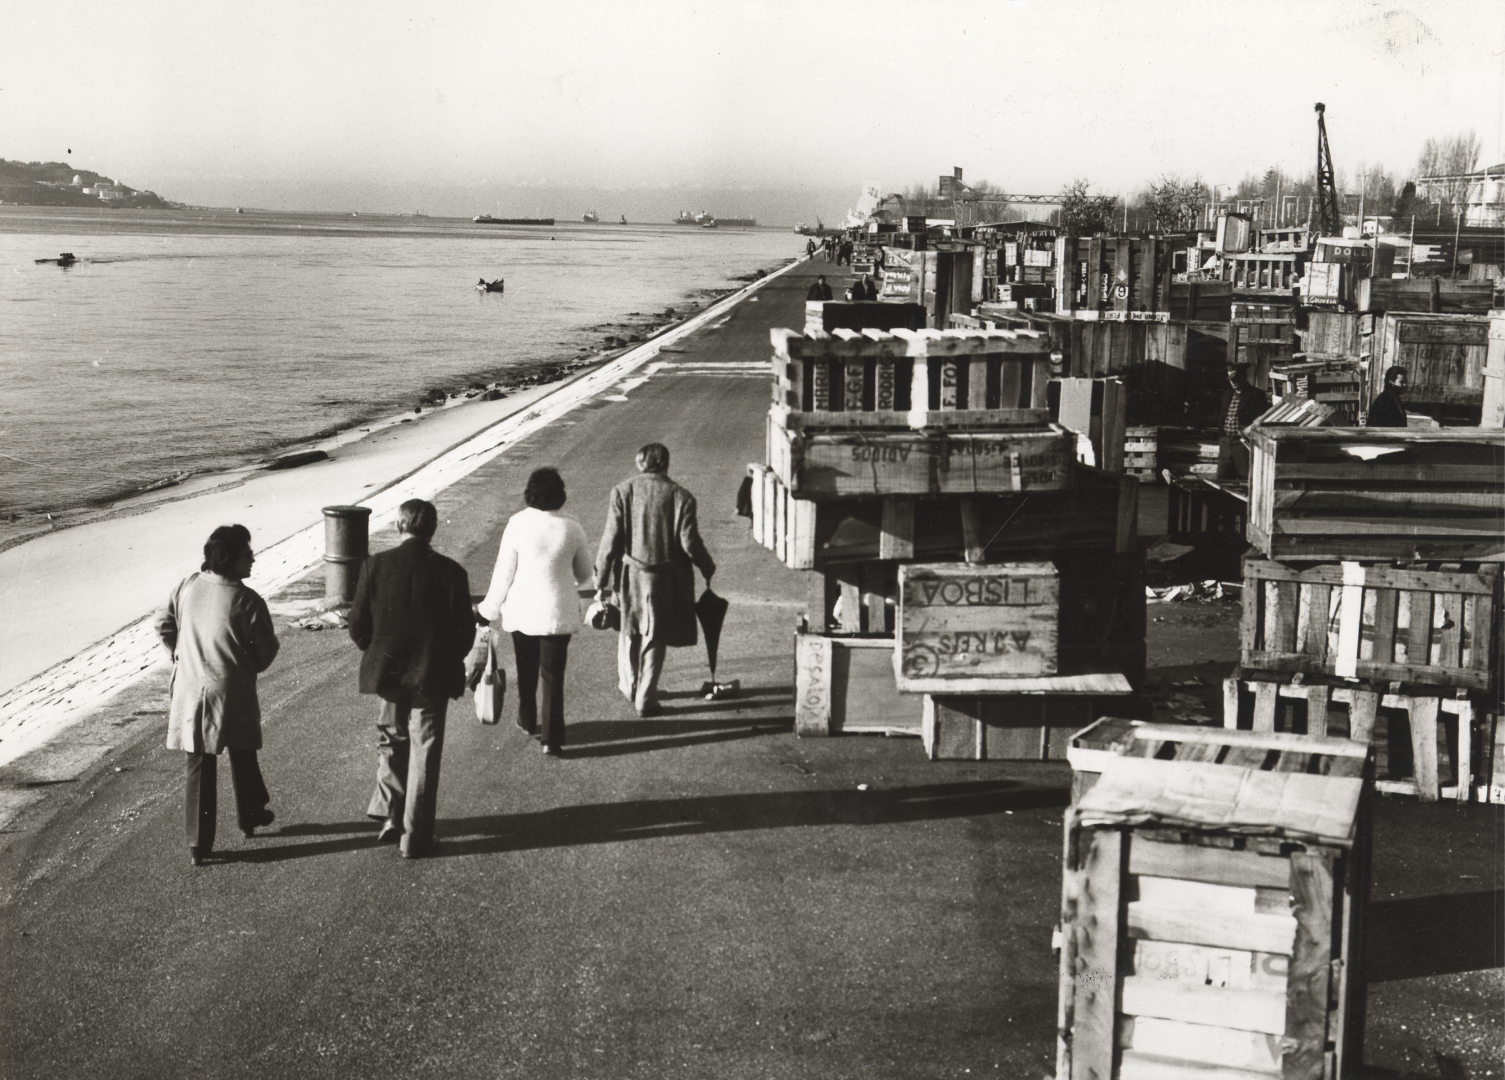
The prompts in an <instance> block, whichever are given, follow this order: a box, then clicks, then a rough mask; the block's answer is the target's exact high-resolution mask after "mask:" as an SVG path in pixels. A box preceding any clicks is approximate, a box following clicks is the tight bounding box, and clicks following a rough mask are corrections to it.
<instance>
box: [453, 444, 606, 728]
mask: <svg viewBox="0 0 1505 1080" xmlns="http://www.w3.org/2000/svg"><path fill="white" fill-rule="evenodd" d="M564 497H565V496H564V481H563V480H562V479H560V476H559V473H558V472H557V471H556V470H554V469H537V470H535V471H534V473H533V475H532V476H530V477H528V486H527V487H526V488H524V489H523V501H524V502H525V503H527V504H528V508H527V509H526V510H523V511H521V512H520V513H518V514H515V515H513V517H512V519H511V520H510V521H508V522H507V528H506V529H505V530H503V532H502V546H501V550H500V551H498V552H497V556H496V569H495V570H494V571H493V572H492V575H491V588H490V589H488V590H487V591H486V599H484V600H482V601H481V603H480V612H481V617H482V618H484V619H487V620H495V619H496V618H497V617H498V616H500V617H501V621H502V625H501V629H502V630H503V631H506V632H509V633H511V634H512V648H513V651H514V652H515V654H516V656H517V724H518V727H520V728H522V729H523V730H524V731H526V732H528V733H529V734H532V735H536V736H537V737H538V739H539V741H540V742H542V743H543V750H544V753H546V754H550V755H552V756H554V757H559V756H560V748H561V747H562V746H563V745H564V663H565V657H566V654H567V653H568V652H569V647H570V635H571V634H573V633H574V632H575V628H576V627H577V626H579V625H581V622H580V596H579V591H578V589H579V587H580V586H584V585H588V584H590V582H591V580H592V560H591V554H590V551H589V545H588V542H587V541H586V538H585V529H584V528H583V527H582V526H581V524H580V522H578V521H576V520H575V519H574V518H572V517H566V516H565V515H564V514H561V513H560V512H559V508H560V507H561V506H563V505H564ZM540 698H541V699H542V700H541V701H540V700H539V699H540ZM540 706H541V707H540Z"/></svg>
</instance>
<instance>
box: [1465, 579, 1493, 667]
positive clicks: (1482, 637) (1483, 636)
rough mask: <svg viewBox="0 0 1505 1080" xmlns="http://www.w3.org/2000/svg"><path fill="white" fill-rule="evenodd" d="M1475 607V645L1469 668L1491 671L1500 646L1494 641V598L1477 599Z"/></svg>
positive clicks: (1472, 629) (1475, 599)
mask: <svg viewBox="0 0 1505 1080" xmlns="http://www.w3.org/2000/svg"><path fill="white" fill-rule="evenodd" d="M1473 607H1474V613H1473V623H1472V627H1471V634H1470V637H1471V639H1472V642H1473V644H1472V649H1471V652H1470V655H1469V667H1471V668H1473V669H1475V670H1476V671H1490V670H1492V665H1493V664H1494V662H1495V659H1494V658H1495V654H1496V652H1497V651H1498V646H1497V645H1496V644H1495V641H1494V625H1495V619H1494V615H1495V601H1494V597H1493V596H1478V597H1475V598H1474V604H1473Z"/></svg>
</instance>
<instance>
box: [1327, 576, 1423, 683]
mask: <svg viewBox="0 0 1505 1080" xmlns="http://www.w3.org/2000/svg"><path fill="white" fill-rule="evenodd" d="M1406 595H1407V598H1408V600H1409V605H1408V606H1409V610H1410V613H1411V617H1410V622H1409V629H1408V630H1407V631H1406V662H1407V663H1408V664H1412V665H1415V666H1420V667H1427V666H1429V665H1430V664H1431V660H1432V594H1431V593H1429V592H1409V593H1407V594H1406ZM1397 637H1399V635H1398V634H1397ZM1339 674H1342V673H1341V672H1340V673H1339Z"/></svg>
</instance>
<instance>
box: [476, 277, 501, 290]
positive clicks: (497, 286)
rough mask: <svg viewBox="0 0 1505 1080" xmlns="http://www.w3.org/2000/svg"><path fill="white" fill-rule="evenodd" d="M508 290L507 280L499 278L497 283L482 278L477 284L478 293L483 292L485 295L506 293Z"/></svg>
mask: <svg viewBox="0 0 1505 1080" xmlns="http://www.w3.org/2000/svg"><path fill="white" fill-rule="evenodd" d="M506 288H507V279H506V278H497V279H496V280H495V281H487V280H486V279H485V278H482V279H481V280H480V281H478V282H476V292H483V293H486V292H494V293H499V292H502V291H504V290H505V289H506Z"/></svg>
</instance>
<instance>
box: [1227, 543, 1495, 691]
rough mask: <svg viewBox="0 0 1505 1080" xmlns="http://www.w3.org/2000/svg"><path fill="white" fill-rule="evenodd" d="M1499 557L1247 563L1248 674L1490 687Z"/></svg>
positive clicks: (1244, 659) (1244, 660)
mask: <svg viewBox="0 0 1505 1080" xmlns="http://www.w3.org/2000/svg"><path fill="white" fill-rule="evenodd" d="M1499 602H1500V566H1499V565H1498V564H1482V565H1479V564H1474V565H1470V566H1468V567H1467V568H1465V567H1464V566H1456V565H1455V566H1452V567H1448V568H1442V567H1440V566H1436V565H1431V566H1430V567H1429V565H1422V566H1413V567H1406V568H1394V567H1390V566H1362V565H1359V564H1358V563H1354V562H1349V563H1343V564H1327V565H1322V566H1314V567H1309V568H1306V569H1298V568H1295V567H1291V566H1286V565H1283V564H1281V563H1278V562H1266V561H1264V560H1258V559H1250V560H1247V561H1245V563H1244V612H1243V623H1242V626H1241V630H1240V657H1239V663H1240V666H1241V669H1242V671H1243V674H1244V677H1245V678H1248V679H1270V680H1275V681H1283V680H1284V679H1287V678H1289V677H1290V676H1292V675H1295V674H1297V673H1300V674H1301V675H1303V676H1312V675H1325V676H1329V677H1332V678H1340V679H1353V678H1357V679H1368V680H1374V681H1377V682H1403V683H1415V684H1419V685H1422V686H1437V687H1443V688H1446V689H1460V690H1462V689H1467V690H1484V691H1488V690H1491V689H1493V687H1494V686H1495V684H1496V682H1497V680H1498V676H1499V672H1498V662H1497V656H1498V648H1497V645H1496V625H1497V623H1498V612H1499Z"/></svg>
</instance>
